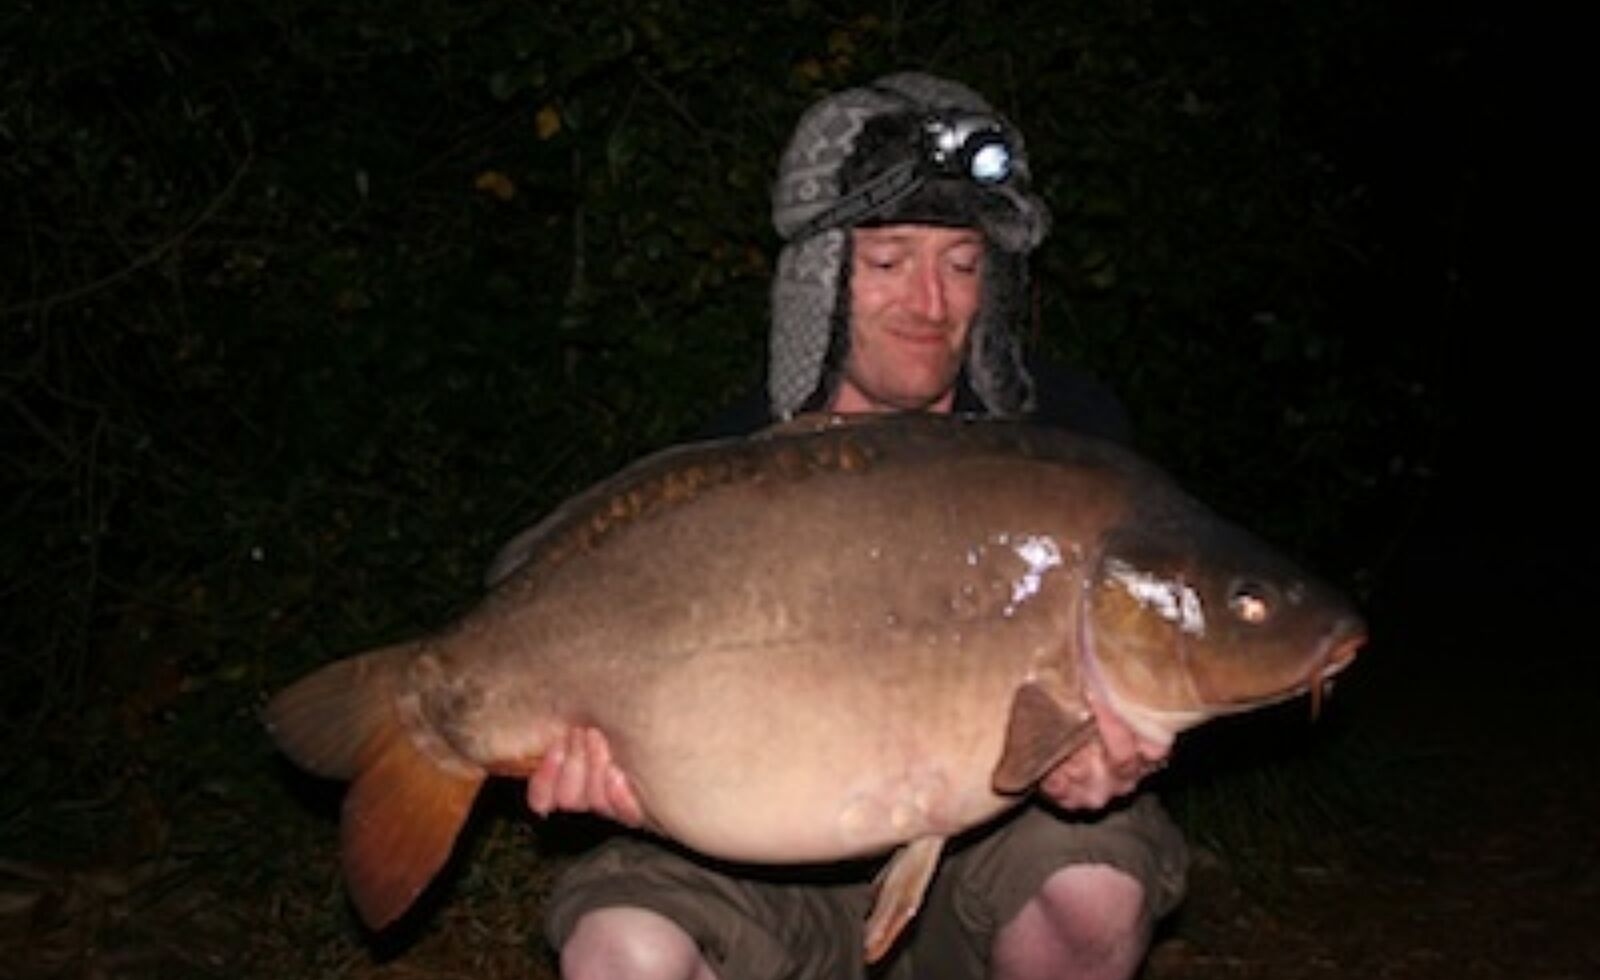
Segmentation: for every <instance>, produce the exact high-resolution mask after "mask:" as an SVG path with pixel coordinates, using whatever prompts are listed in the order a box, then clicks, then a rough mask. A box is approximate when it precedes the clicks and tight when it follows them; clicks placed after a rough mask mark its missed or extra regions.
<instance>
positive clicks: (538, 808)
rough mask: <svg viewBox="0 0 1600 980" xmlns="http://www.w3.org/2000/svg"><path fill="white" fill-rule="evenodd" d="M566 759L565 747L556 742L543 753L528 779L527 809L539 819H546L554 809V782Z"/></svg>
mask: <svg viewBox="0 0 1600 980" xmlns="http://www.w3.org/2000/svg"><path fill="white" fill-rule="evenodd" d="M566 758H567V748H566V746H565V745H562V744H561V743H560V742H557V743H556V744H555V745H552V746H550V749H549V750H548V751H547V752H545V754H544V757H543V758H541V759H540V760H539V768H537V769H535V770H534V771H533V775H532V776H530V777H528V809H530V810H532V811H533V812H534V813H537V814H538V815H539V816H541V817H548V816H549V815H550V813H551V811H553V810H554V809H555V808H556V781H557V780H558V779H559V777H560V775H561V770H562V767H563V766H564V764H565V763H566Z"/></svg>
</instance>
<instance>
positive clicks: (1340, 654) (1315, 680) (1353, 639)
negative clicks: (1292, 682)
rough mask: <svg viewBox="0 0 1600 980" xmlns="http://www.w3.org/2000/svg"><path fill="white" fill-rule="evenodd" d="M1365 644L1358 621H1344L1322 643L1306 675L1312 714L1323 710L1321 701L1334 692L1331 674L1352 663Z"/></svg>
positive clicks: (1364, 635)
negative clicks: (1318, 655)
mask: <svg viewBox="0 0 1600 980" xmlns="http://www.w3.org/2000/svg"><path fill="white" fill-rule="evenodd" d="M1366 644H1367V630H1366V627H1365V626H1363V625H1362V624H1361V622H1360V621H1358V620H1343V621H1341V622H1340V623H1339V625H1338V626H1337V627H1335V628H1334V630H1333V631H1332V632H1331V633H1330V634H1329V636H1328V639H1327V640H1326V641H1325V642H1324V643H1323V652H1322V655H1321V656H1320V657H1319V658H1318V659H1317V662H1316V663H1315V664H1313V666H1312V668H1311V674H1310V676H1308V677H1307V678H1306V689H1307V690H1308V691H1309V692H1310V694H1311V717H1312V719H1313V720H1315V719H1316V718H1317V717H1318V716H1319V715H1321V713H1322V704H1323V702H1324V701H1325V700H1326V699H1327V698H1328V697H1329V696H1330V695H1331V694H1332V693H1333V677H1334V675H1335V674H1337V673H1339V672H1340V671H1342V670H1344V669H1345V668H1346V667H1348V666H1350V664H1352V663H1354V662H1355V659H1356V654H1357V653H1358V652H1360V650H1361V648H1362V647H1364V646H1366Z"/></svg>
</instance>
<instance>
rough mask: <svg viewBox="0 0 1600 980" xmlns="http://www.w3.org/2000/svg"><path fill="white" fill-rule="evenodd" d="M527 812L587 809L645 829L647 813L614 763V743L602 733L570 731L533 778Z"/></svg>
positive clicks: (580, 729) (544, 759) (584, 730)
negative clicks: (529, 810) (612, 745)
mask: <svg viewBox="0 0 1600 980" xmlns="http://www.w3.org/2000/svg"><path fill="white" fill-rule="evenodd" d="M528 807H529V809H531V810H533V812H534V813H537V814H539V815H540V816H541V817H547V816H549V815H550V814H551V813H552V812H554V811H556V810H585V811H588V812H590V813H596V814H599V815H600V816H602V817H606V818H607V819H610V820H615V821H616V822H617V823H620V824H626V825H627V826H629V827H641V826H643V825H644V810H643V809H642V808H641V807H640V805H639V798H638V797H637V796H635V795H634V792H633V785H632V784H631V783H630V782H629V781H628V777H627V775H625V774H624V773H623V771H622V770H621V769H618V768H617V766H616V763H614V762H613V761H612V759H611V743H610V742H607V741H606V737H605V735H603V734H601V732H600V730H599V729H597V728H571V729H568V730H567V739H566V742H565V743H561V742H558V743H556V744H555V745H553V746H551V747H550V750H549V751H548V752H546V753H545V754H544V757H543V758H542V759H540V760H539V768H538V769H536V770H534V773H533V775H532V776H530V777H528Z"/></svg>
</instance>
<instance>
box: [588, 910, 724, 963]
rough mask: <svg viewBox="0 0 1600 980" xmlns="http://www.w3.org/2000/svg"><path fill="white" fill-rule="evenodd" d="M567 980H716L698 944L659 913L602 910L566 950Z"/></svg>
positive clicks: (592, 913) (598, 911) (594, 914)
mask: <svg viewBox="0 0 1600 980" xmlns="http://www.w3.org/2000/svg"><path fill="white" fill-rule="evenodd" d="M561 976H562V977H563V980H716V974H715V973H714V972H712V970H711V967H710V966H709V965H708V964H707V963H706V961H705V959H704V957H702V956H701V955H700V948H699V946H698V945H697V944H696V943H695V941H694V939H693V938H692V937H691V936H690V935H689V934H688V933H687V932H685V931H683V929H682V928H681V927H679V926H678V924H677V923H675V922H673V921H672V920H671V919H669V918H667V917H666V916H664V915H661V914H660V913H659V912H652V911H650V910H649V909H641V908H625V907H615V908H602V909H595V910H594V911H592V912H587V913H585V914H584V915H583V916H582V917H581V918H580V919H578V923H577V925H576V926H575V927H574V928H573V930H572V935H571V936H569V937H568V938H567V941H566V944H565V945H563V946H562V947H561Z"/></svg>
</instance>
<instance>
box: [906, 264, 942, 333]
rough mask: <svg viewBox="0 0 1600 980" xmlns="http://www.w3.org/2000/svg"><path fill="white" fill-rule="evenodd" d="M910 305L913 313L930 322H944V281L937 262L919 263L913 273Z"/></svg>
mask: <svg viewBox="0 0 1600 980" xmlns="http://www.w3.org/2000/svg"><path fill="white" fill-rule="evenodd" d="M908 299H909V302H908V305H909V306H910V307H911V309H912V311H913V312H915V313H917V314H918V315H920V316H922V317H925V318H926V319H929V320H943V319H944V314H945V301H944V281H943V280H942V279H941V278H940V277H939V266H938V263H936V262H926V261H925V262H918V263H917V264H916V266H915V268H914V269H913V270H912V273H911V284H910V296H909V298H908Z"/></svg>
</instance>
